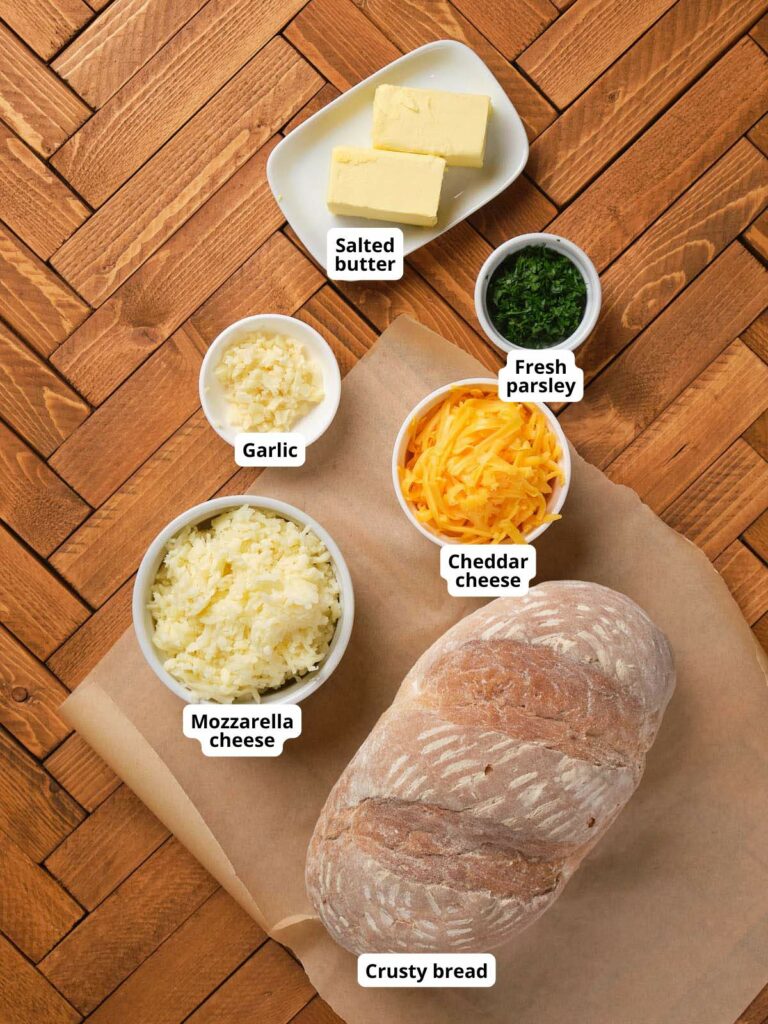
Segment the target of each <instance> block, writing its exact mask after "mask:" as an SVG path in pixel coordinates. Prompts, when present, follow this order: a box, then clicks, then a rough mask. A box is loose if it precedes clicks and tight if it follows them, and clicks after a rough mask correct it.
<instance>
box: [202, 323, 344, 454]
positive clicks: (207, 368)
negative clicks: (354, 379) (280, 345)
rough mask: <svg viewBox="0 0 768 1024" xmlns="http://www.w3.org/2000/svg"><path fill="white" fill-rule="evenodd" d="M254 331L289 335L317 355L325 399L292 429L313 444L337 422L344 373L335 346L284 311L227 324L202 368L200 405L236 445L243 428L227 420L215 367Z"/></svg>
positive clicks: (204, 360) (228, 440) (213, 343)
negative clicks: (223, 356)
mask: <svg viewBox="0 0 768 1024" xmlns="http://www.w3.org/2000/svg"><path fill="white" fill-rule="evenodd" d="M254 331H265V332H269V333H271V334H285V335H288V336H289V337H291V338H295V339H296V341H298V342H301V344H302V345H304V347H305V348H306V349H307V351H308V352H309V354H310V356H312V358H314V359H315V360H316V361H317V362H318V364H319V365H320V368H321V370H322V373H323V388H324V390H325V395H324V397H323V400H322V401H321V402H319V403H318V404H317V405H316V406H314V408H312V409H310V411H309V412H308V413H307V415H306V416H303V417H302V418H301V419H300V420H299V421H298V422H297V423H296V425H295V426H294V427H293V428H292V430H293V431H295V432H296V433H297V434H303V435H304V440H305V441H306V443H307V444H308V445H309V444H312V442H313V441H316V440H317V439H318V437H320V436H321V435H322V434H324V433H325V431H326V430H327V429H328V427H330V425H331V423H332V422H333V417H334V416H335V415H336V410H337V409H338V407H339V399H340V397H341V374H340V373H339V364H338V363H337V362H336V356H335V355H334V354H333V349H332V348H331V346H330V345H329V344H328V342H327V341H326V340H325V338H323V336H322V335H321V334H318V332H317V331H316V330H315V329H314V327H310V326H309V324H305V323H304V321H303V320H297V319H296V317H293V316H283V314H282V313H259V314H257V315H255V316H246V317H244V318H243V319H242V320H237V321H236V322H235V323H233V324H230V326H229V327H226V328H225V329H224V330H223V331H222V332H221V334H219V335H218V337H216V338H215V339H214V340H213V342H212V343H211V346H210V348H209V349H208V351H207V352H206V354H205V358H204V359H203V365H202V366H201V367H200V383H199V389H200V404H201V405H202V407H203V412H204V413H205V418H206V419H207V420H208V422H209V423H210V425H211V426H212V427H213V429H214V430H215V431H216V433H217V434H218V435H219V437H223V438H224V440H225V441H227V442H228V443H229V444H231V445H233V446H234V443H235V438H236V436H237V435H238V434H239V433H241V431H240V430H239V429H238V428H236V427H232V426H230V425H229V424H228V423H227V400H226V396H225V394H224V389H223V387H222V386H221V384H220V383H219V381H218V380H217V379H216V374H215V372H214V371H215V370H216V367H217V366H218V363H219V360H220V359H221V357H222V355H223V354H224V350H225V349H227V348H229V346H230V345H233V344H235V342H238V341H241V340H242V339H243V338H244V337H246V336H247V335H248V334H252V333H253V332H254Z"/></svg>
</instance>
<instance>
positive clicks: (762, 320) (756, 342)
mask: <svg viewBox="0 0 768 1024" xmlns="http://www.w3.org/2000/svg"><path fill="white" fill-rule="evenodd" d="M742 340H743V341H745V342H746V343H747V345H749V347H750V348H751V349H752V351H753V352H754V353H755V355H758V356H760V358H761V359H762V360H763V362H765V363H768V312H765V313H761V314H760V316H759V317H757V319H756V320H755V321H754V323H751V324H750V325H749V327H748V328H747V329H746V331H744V335H743V338H742Z"/></svg>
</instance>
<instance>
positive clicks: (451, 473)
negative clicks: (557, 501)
mask: <svg viewBox="0 0 768 1024" xmlns="http://www.w3.org/2000/svg"><path fill="white" fill-rule="evenodd" d="M561 455H562V451H561V449H560V445H559V444H558V441H557V438H556V436H555V435H554V433H553V432H552V430H551V428H550V426H549V424H548V423H547V419H546V417H545V416H544V414H543V413H542V412H541V410H539V409H537V408H536V406H535V405H532V404H530V403H527V402H526V403H517V402H502V401H501V399H499V398H498V397H497V396H496V395H495V394H494V393H492V392H489V391H488V390H487V389H484V388H483V387H482V386H467V387H462V388H456V389H455V390H453V391H451V392H449V393H448V394H447V395H446V397H445V399H444V400H443V401H442V402H441V403H439V404H438V405H437V406H435V407H434V408H432V409H430V410H428V412H426V413H425V414H424V415H423V416H422V417H421V418H420V419H418V420H417V421H415V422H414V424H413V425H412V429H411V436H410V439H409V441H408V445H407V448H406V453H405V461H404V466H402V467H401V469H400V485H401V487H402V491H403V495H404V497H405V498H406V500H407V501H408V502H410V504H411V508H412V510H413V513H414V515H415V516H416V518H417V519H418V521H419V522H420V523H422V524H423V525H424V526H426V527H427V528H428V529H430V530H432V531H433V532H434V533H437V534H438V535H440V536H441V537H443V538H445V539H446V540H449V541H453V542H455V543H458V544H504V543H514V544H522V543H524V542H525V539H526V537H527V536H528V535H529V534H531V533H532V532H533V530H535V529H536V528H537V527H538V526H541V525H542V524H543V523H550V522H552V521H553V520H555V519H559V518H560V516H558V515H553V514H551V513H549V512H547V502H548V500H549V497H550V496H551V494H552V491H553V488H554V486H555V484H556V483H557V482H558V481H561V482H563V481H564V476H563V471H562V469H561V467H560V465H559V460H560V458H561Z"/></svg>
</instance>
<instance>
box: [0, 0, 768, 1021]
mask: <svg viewBox="0 0 768 1024" xmlns="http://www.w3.org/2000/svg"><path fill="white" fill-rule="evenodd" d="M767 9H768V0H708V2H707V3H702V2H701V0H423V2H417V0H309V2H308V3H305V2H304V0H173V2H167V0H112V2H111V3H110V2H109V0H88V2H87V3H86V2H84V0H0V18H1V19H3V20H2V21H0V118H1V119H2V120H0V149H1V154H0V220H1V223H0V318H1V319H0V349H1V350H2V370H1V371H0V417H1V420H0V458H1V459H2V471H3V486H2V488H0V517H1V518H2V525H0V609H2V620H3V627H1V628H0V723H1V724H0V780H1V781H2V785H1V786H0V850H1V851H2V865H3V867H2V871H1V872H0V933H2V934H0V1020H2V1022H3V1024H59V1022H61V1024H64V1022H70V1021H73V1022H74V1021H79V1020H80V1019H82V1018H84V1017H87V1018H88V1019H89V1020H91V1021H94V1022H99V1024H118V1022H125V1024H128V1022H135V1021H139V1020H140V1021H142V1024H180V1022H182V1021H186V1020H191V1021H194V1022H195V1024H203V1022H209V1021H210V1022H214V1021H215V1022H216V1024H228V1022H232V1024H235V1022H238V1024H239V1022H243V1021H246V1020H248V1021H250V1020H258V1021H259V1022H260V1024H282V1022H287V1021H289V1020H295V1021H296V1022H300V1024H331V1022H333V1021H334V1020H337V1018H336V1017H335V1015H334V1014H333V1013H332V1012H331V1011H330V1010H329V1009H328V1008H327V1007H326V1006H325V1005H324V1004H323V1003H322V1002H321V1001H320V1000H319V999H318V998H317V997H316V996H315V994H314V992H313V990H312V987H311V986H310V984H309V982H308V981H307V979H306V977H305V976H304V974H303V972H302V970H301V968H300V966H299V965H298V964H296V963H295V961H294V960H293V959H292V958H291V957H290V956H289V955H288V954H287V953H286V952H285V950H283V949H282V948H280V947H279V946H278V945H276V944H275V943H274V942H272V941H271V940H267V939H266V936H265V935H264V934H263V933H262V932H261V931H260V929H259V928H258V927H257V926H256V925H255V924H254V923H253V922H252V921H250V920H249V919H248V918H247V917H246V916H245V915H244V914H243V913H242V912H241V911H240V910H239V909H238V908H237V907H236V905H235V904H234V903H233V902H232V900H231V899H230V898H229V897H228V896H227V895H226V894H225V893H224V892H223V891H222V890H221V889H219V888H218V887H217V886H216V884H215V883H214V882H213V880H212V879H211V878H210V877H209V876H208V875H207V874H206V873H205V872H204V871H203V870H202V868H200V867H199V865H197V863H196V862H195V861H194V860H193V859H192V857H190V856H189V854H187V853H186V852H185V851H184V850H183V849H182V848H181V846H180V845H179V844H178V843H177V842H176V841H175V840H173V839H172V838H170V837H169V836H168V834H167V833H166V831H165V829H164V828H163V827H162V825H160V823H159V822H158V821H157V820H156V819H155V818H154V817H153V816H152V815H151V814H150V813H149V812H148V811H147V810H146V808H144V806H143V805H142V804H141V803H140V802H139V801H138V800H137V799H136V798H135V797H134V796H133V794H132V793H131V792H130V791H129V790H127V789H126V788H125V787H124V786H121V785H120V783H119V781H118V780H117V778H115V776H114V775H113V774H112V772H111V771H110V770H109V768H108V767H107V766H106V765H105V764H104V763H103V762H102V761H101V760H100V759H99V758H98V757H97V756H96V755H95V754H94V753H93V752H92V751H91V750H90V749H89V748H88V747H87V746H86V745H85V743H84V742H83V741H82V740H81V739H80V738H79V737H78V736H77V735H74V734H71V733H70V732H69V730H68V728H67V727H66V725H65V724H64V723H63V722H62V721H61V719H60V718H59V716H58V714H57V709H58V707H59V705H60V703H61V701H62V700H63V699H64V697H65V696H66V694H67V692H68V690H70V689H72V688H73V687H75V686H77V684H78V683H79V682H80V681H81V680H82V679H83V677H84V676H85V674H86V673H87V672H88V671H89V669H91V668H92V667H93V665H94V664H95V663H96V662H97V661H98V660H99V658H100V657H101V656H102V655H103V654H104V653H105V651H106V650H107V649H108V648H109V646H110V645H111V644H112V643H113V642H114V641H115V639H116V638H117V637H118V636H119V635H120V633H121V631H122V630H123V629H125V627H126V626H127V624H128V622H129V594H130V587H131V579H132V574H133V572H134V570H135V568H136V565H137V563H138V560H139V558H140V557H141V555H142V553H143V551H144V549H145V546H146V545H147V543H148V542H149V541H150V539H151V538H152V536H153V535H154V534H155V533H156V531H157V530H158V529H159V528H160V527H161V526H162V525H163V524H164V523H165V522H166V521H167V520H169V519H170V518H171V517H172V516H174V515H176V514H177V513H179V512H181V511H182V510H183V509H185V508H186V507H188V506H189V505H191V504H193V503H194V502H197V501H200V500H203V499H205V498H209V497H211V496H212V495H214V494H220V493H237V492H239V491H241V490H242V489H243V488H246V487H248V486H249V485H250V484H251V483H252V482H253V480H254V478H255V474H254V472H252V471H248V470H240V471H239V472H234V473H233V464H232V456H231V451H230V449H229V448H228V447H227V446H226V445H224V444H223V442H221V441H220V440H219V439H218V438H217V437H216V435H215V434H214V433H213V431H211V430H210V429H209V428H208V426H207V424H206V423H205V421H204V419H203V417H202V415H201V412H200V410H199V407H198V399H197V386H196V381H197V373H198V369H199V365H200V361H201V358H202V355H203V353H204V352H205V349H206V346H207V345H208V344H209V343H210V341H211V340H212V338H213V337H214V336H215V335H216V334H217V332H218V331H219V330H220V329H221V328H222V327H224V326H225V325H226V324H227V323H229V322H231V321H233V320H235V319H237V318H238V317H240V316H243V315H245V314H247V313H251V312H257V311H262V310H274V311H279V312H284V313H294V314H296V315H298V316H300V317H302V318H303V319H305V320H307V321H308V322H310V323H312V324H313V325H315V326H316V327H317V328H318V329H319V330H320V331H321V332H322V333H323V334H324V335H325V337H326V338H328V340H329V341H330V342H331V344H332V345H333V346H334V348H335V351H336V353H337V355H338V358H339V361H340V363H341V366H342V369H343V370H344V371H346V370H348V369H349V368H350V366H352V365H353V364H354V362H355V360H356V359H357V358H359V357H360V355H362V353H364V352H365V350H366V348H368V347H369V346H370V345H371V344H372V343H373V341H374V340H375V338H376V336H377V335H378V333H379V332H380V331H381V330H382V329H383V328H384V327H386V326H387V324H388V323H389V322H390V321H391V320H392V319H393V318H394V317H395V316H397V315H398V314H399V313H403V312H405V313H409V314H411V315H412V316H414V317H415V318H416V319H418V320H420V321H422V322H423V323H425V324H427V325H428V326H430V327H433V328H434V329H435V330H437V331H439V332H440V333H442V334H444V335H446V336H447V337H449V338H452V339H453V340H455V341H456V342H458V343H459V344H461V345H463V346H465V347H466V348H468V349H469V350H471V351H472V352H473V353H475V354H477V355H479V356H480V358H481V359H483V360H484V362H485V363H486V364H487V365H488V366H489V367H496V366H497V365H498V357H497V355H496V354H495V353H494V352H492V351H491V350H490V348H489V347H488V346H487V345H486V344H485V342H484V341H483V340H482V338H481V337H480V335H479V333H478V325H477V323H476V321H475V317H474V311H473V306H472V287H473V282H474V277H475V275H476V273H477V270H478V268H479V266H480V264H481V263H482V261H483V260H484V258H485V257H486V255H487V254H488V252H489V251H490V249H491V247H492V246H494V245H496V244H498V243H499V242H501V241H502V240H504V239H505V238H507V237H509V236H510V235H513V234H517V233H520V232H523V231H531V230H539V229H542V228H551V229H553V230H555V231H558V232H562V233H563V234H565V235H567V236H569V237H571V238H573V239H574V240H575V241H576V242H577V243H579V244H580V245H582V246H584V247H585V248H586V249H587V251H588V252H589V253H590V254H591V256H592V258H593V259H594V261H595V263H596V264H597V266H598V269H599V270H600V271H601V274H602V281H603V288H604V309H603V314H602V318H601V322H600V325H599V327H598V330H597V331H596V333H595V335H594V337H593V338H592V339H591V340H590V342H589V343H588V345H587V346H586V348H584V349H583V350H582V351H581V353H580V361H581V363H582V365H583V366H584V367H585V370H586V375H587V380H588V382H589V384H588V387H587V392H586V397H585V400H584V401H583V402H582V403H580V404H578V405H574V406H571V407H568V408H566V409H565V411H564V412H563V413H562V420H563V423H564V425H565V427H566V429H567V431H568V433H569V436H570V437H571V438H572V440H573V441H574V443H575V444H576V446H577V447H578V449H579V450H580V452H581V453H582V454H583V455H584V456H586V458H588V459H589V460H591V461H592V462H594V463H596V464H597V465H599V466H601V467H602V468H603V469H604V470H605V471H606V472H607V473H608V475H609V476H611V477H612V478H613V479H615V480H618V481H621V482H623V483H626V484H628V485H630V486H631V487H634V488H635V489H636V490H637V491H638V492H639V494H640V495H641V496H642V497H643V499H644V500H645V501H647V502H648V504H649V505H651V506H652V507H653V508H654V509H655V510H656V511H657V512H658V513H659V515H661V516H662V517H663V518H664V519H665V520H666V521H667V522H668V523H670V524H671V525H672V526H674V527H675V528H676V529H678V530H680V531H682V532H683V533H684V534H685V535H686V536H688V537H689V538H690V539H691V540H692V541H694V542H695V543H696V544H699V545H700V546H701V547H702V548H703V549H704V550H705V551H706V552H707V554H708V555H709V556H710V558H711V559H712V560H713V562H714V564H715V565H716V566H717V568H718V569H719V570H720V571H721V572H722V574H723V576H724V577H725V579H726V580H727V582H728V584H729V586H730V587H731V589H732V591H733V593H734V596H735V597H736V599H737V601H738V602H739V604H740V605H741V607H742V609H743V612H744V615H745V616H746V617H747V619H748V620H749V622H750V623H751V624H752V625H753V626H754V629H755V631H756V633H757V634H758V636H760V637H761V639H762V640H763V642H764V643H765V642H766V640H767V639H768V569H766V566H765V564H764V562H765V559H766V557H767V556H768V513H767V512H766V504H767V503H768V465H767V464H766V458H768V411H767V410H768V366H767V365H766V361H768V316H767V315H766V313H765V312H764V310H765V308H766V304H767V302H768V274H767V273H766V269H765V266H764V261H765V259H766V258H767V257H768V220H767V219H766V217H767V216H768V215H767V214H766V213H765V212H764V211H765V206H766V199H767V198H768V116H767V115H766V109H768V74H767V73H766V71H767V69H768V57H767V56H766V49H767V48H768V15H767V14H766V10H767ZM445 37H450V38H455V39H460V40H462V41H464V42H467V43H468V44H469V45H470V46H472V47H474V48H475V49H476V50H477V52H478V53H479V54H480V55H481V56H482V57H483V58H484V59H485V60H486V61H487V62H488V64H489V65H490V66H491V68H492V69H493V71H494V72H495V74H496V75H497V77H498V78H499V80H500V81H501V83H502V84H503V86H504V87H505V89H506V90H507V92H508V93H509V95H510V97H511V98H512V99H513V101H514V102H515V104H516V105H517V108H518V110H519V111H520V114H521V116H522V118H523V120H524V122H525V125H526V128H527V130H528V134H529V136H530V139H531V142H532V147H531V159H530V163H529V165H528V168H527V170H526V174H525V176H524V177H522V178H521V179H520V180H519V181H518V182H517V183H516V184H515V185H514V186H513V187H512V188H511V189H510V190H509V191H508V192H507V193H505V194H504V195H502V196H501V197H500V198H499V199H497V200H496V201H495V202H493V203H492V204H491V205H490V206H488V207H486V208H485V209H483V210H481V211H480V212H479V213H478V214H476V215H475V216H474V217H472V218H471V219H470V221H469V222H465V223H462V224H460V225H459V226H458V227H456V228H455V229H454V230H453V231H451V232H450V233H449V234H447V235H445V236H443V237H442V238H440V239H438V240H437V241H436V242H434V243H432V244H431V245H430V246H428V247H426V248H424V249H422V250H420V251H419V252H418V253H415V254H414V255H413V257H412V258H411V259H410V260H409V267H408V270H407V273H406V276H405V278H404V279H403V280H402V281H399V282H396V283H389V284H376V285H371V284H340V285H333V284H329V283H328V282H327V281H326V280H325V278H324V276H323V274H322V273H320V272H319V270H318V269H317V268H316V267H315V266H314V265H313V263H312V262H311V261H310V260H309V259H308V258H307V256H306V254H305V253H304V252H303V251H302V249H301V246H300V245H299V244H298V242H297V239H296V238H295V237H294V235H293V234H292V232H291V231H290V230H289V229H288V228H287V227H286V225H285V224H284V223H283V220H282V218H281V215H280V212H279V210H278V209H277V207H276V205H275V203H274V201H273V199H272V197H271V194H270V192H269V189H268V187H267V184H266V180H265V173H264V167H265V161H266V158H267V156H268V154H269V152H270V150H271V149H272V148H273V146H274V145H275V144H276V142H277V141H278V140H279V138H280V136H281V135H284V134H285V133H287V132H290V131H291V130H292V129H293V128H294V127H295V126H296V125H297V124H299V123H300V122H301V121H302V119H304V118H306V117H307V116H308V115H309V114H310V113H312V112H313V111H315V110H317V109H319V108H320V107H321V106H322V105H323V104H325V103H327V102H328V101H329V100H331V99H333V98H334V97H335V96H337V95H338V94H339V92H340V91H341V90H344V89H346V88H347V87H349V86H350V85H353V84H354V83H355V82H357V81H359V80H360V79H361V78H363V77H365V76H366V75H368V74H369V73H371V72H372V71H374V70H376V69H378V68H379V67H380V66H381V65H382V64H384V63H387V62H388V61H390V60H392V59H393V58H395V57H397V56H398V55H399V54H400V53H402V52H404V51H407V50H410V49H412V48H413V47H416V46H418V45H420V44H422V43H426V42H429V41H430V40H433V39H437V38H445ZM457 87H460V83H457ZM737 684H738V681H737V680H736V681H734V685H737ZM766 975H767V980H768V964H766ZM740 1019H741V1021H742V1024H760V1022H764V1021H765V1020H768V988H767V989H766V990H764V992H763V993H762V994H760V995H757V996H756V999H755V1002H754V1003H753V1004H752V1005H751V1007H749V1008H748V1009H746V1010H745V1012H744V1014H743V1015H742V1017H741V1018H740Z"/></svg>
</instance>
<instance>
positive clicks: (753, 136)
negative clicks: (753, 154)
mask: <svg viewBox="0 0 768 1024" xmlns="http://www.w3.org/2000/svg"><path fill="white" fill-rule="evenodd" d="M747 137H748V138H749V141H750V142H753V143H754V144H755V145H756V146H757V148H758V149H759V150H760V152H761V153H763V154H764V155H765V156H768V114H763V116H762V117H761V118H760V120H759V121H758V122H757V124H756V125H755V127H754V128H753V129H752V131H751V132H749V133H748V136H747Z"/></svg>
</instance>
